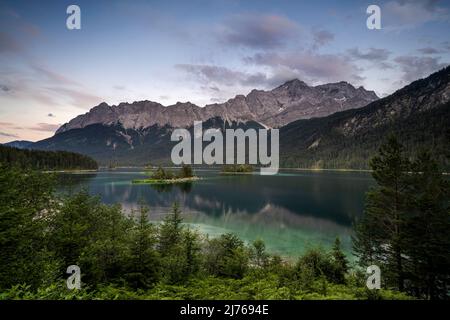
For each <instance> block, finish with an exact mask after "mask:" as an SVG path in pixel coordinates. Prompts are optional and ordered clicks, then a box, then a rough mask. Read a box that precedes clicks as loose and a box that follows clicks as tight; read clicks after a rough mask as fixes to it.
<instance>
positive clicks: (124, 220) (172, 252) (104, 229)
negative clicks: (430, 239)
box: [0, 166, 407, 299]
mask: <svg viewBox="0 0 450 320" xmlns="http://www.w3.org/2000/svg"><path fill="white" fill-rule="evenodd" d="M0 189H1V190H2V193H1V194H0V215H1V216H0V246H1V248H2V250H1V251H0V292H1V293H0V298H3V299H16V298H19V299H93V298H100V299H368V298H369V299H391V298H392V299H402V298H407V296H405V295H404V294H401V293H398V292H394V291H390V290H380V291H370V290H368V289H366V288H365V286H364V284H365V276H364V274H363V273H361V272H360V271H358V269H350V268H349V264H348V262H347V260H346V258H345V256H344V255H343V253H342V251H341V249H340V245H339V242H338V241H337V242H336V245H335V247H334V248H333V250H332V251H330V252H327V251H325V250H322V249H320V248H317V249H310V250H309V251H307V252H306V253H305V254H304V255H303V256H302V257H300V258H299V259H298V260H297V261H296V262H293V263H291V262H286V261H283V260H282V259H281V258H280V257H278V256H274V255H270V254H268V253H267V252H266V250H265V245H264V242H262V241H261V240H257V241H255V242H254V243H253V244H251V245H248V244H245V243H243V242H242V241H241V240H240V239H239V238H237V237H236V236H234V235H232V234H224V235H222V236H220V237H218V238H213V239H209V238H208V237H205V236H202V235H200V234H198V233H197V232H195V231H194V230H192V229H190V228H189V227H188V226H187V225H185V224H183V221H182V214H181V212H180V210H179V208H178V206H177V205H176V204H175V205H174V207H173V210H172V212H171V213H170V214H169V215H167V217H166V218H165V219H164V221H163V222H162V223H158V224H153V223H150V222H149V220H148V210H147V208H146V207H145V206H144V205H142V206H141V207H140V209H139V210H138V211H136V212H134V213H133V215H132V216H131V217H127V216H126V215H124V214H123V212H122V211H121V208H120V207H119V206H107V205H104V204H102V203H101V202H100V200H99V199H98V198H95V197H91V196H89V195H88V193H87V192H85V191H82V192H79V193H76V194H73V195H66V196H59V197H58V196H57V195H55V194H54V193H53V188H52V176H51V175H49V174H42V173H37V172H34V171H30V170H20V169H12V168H8V167H5V166H2V167H0ZM71 264H77V265H79V266H80V268H81V272H82V283H83V284H82V289H81V290H79V291H69V290H68V289H67V288H66V287H65V278H66V277H67V276H68V275H66V274H65V270H66V268H67V266H69V265H71Z"/></svg>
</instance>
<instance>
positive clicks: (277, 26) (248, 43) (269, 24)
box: [219, 14, 300, 49]
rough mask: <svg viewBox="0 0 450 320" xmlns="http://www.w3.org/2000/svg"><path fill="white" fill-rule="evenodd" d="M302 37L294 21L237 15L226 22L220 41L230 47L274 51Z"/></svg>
mask: <svg viewBox="0 0 450 320" xmlns="http://www.w3.org/2000/svg"><path fill="white" fill-rule="evenodd" d="M299 35H300V27H299V25H298V24H297V23H295V22H294V21H292V20H290V19H288V18H287V17H284V16H279V15H254V14H253V15H250V14H237V15H234V16H232V17H230V18H228V19H226V20H225V21H224V23H223V24H222V25H221V27H220V29H219V39H220V40H221V42H224V43H225V44H228V45H233V46H236V45H238V46H244V47H249V48H253V49H273V48H279V47H282V46H283V45H285V43H286V42H287V41H288V40H290V39H292V38H294V37H298V36H299Z"/></svg>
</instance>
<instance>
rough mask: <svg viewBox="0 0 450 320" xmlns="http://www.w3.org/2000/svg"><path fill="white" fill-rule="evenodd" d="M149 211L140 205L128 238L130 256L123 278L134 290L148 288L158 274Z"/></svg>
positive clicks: (156, 255) (154, 234) (157, 258)
mask: <svg viewBox="0 0 450 320" xmlns="http://www.w3.org/2000/svg"><path fill="white" fill-rule="evenodd" d="M148 212H149V209H148V207H146V206H145V205H144V204H143V203H141V204H140V209H139V212H138V213H139V216H138V219H137V221H136V222H135V225H134V227H133V229H132V230H131V236H130V256H129V257H128V268H127V269H126V270H127V274H126V275H125V277H126V278H127V280H128V281H129V282H130V283H131V285H132V286H133V287H134V288H148V287H150V286H152V285H153V284H154V283H156V282H157V281H158V279H159V274H160V261H159V254H158V252H157V251H156V250H155V248H154V247H155V243H156V232H155V228H154V226H153V225H152V224H151V223H150V222H149V220H148Z"/></svg>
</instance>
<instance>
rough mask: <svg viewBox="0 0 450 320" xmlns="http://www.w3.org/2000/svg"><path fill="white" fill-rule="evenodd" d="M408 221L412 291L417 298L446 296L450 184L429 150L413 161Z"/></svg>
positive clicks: (449, 269)
mask: <svg viewBox="0 0 450 320" xmlns="http://www.w3.org/2000/svg"><path fill="white" fill-rule="evenodd" d="M412 172H413V173H412V177H411V189H410V193H411V195H412V197H411V201H410V206H409V210H410V211H411V214H412V216H411V218H410V219H409V221H408V229H407V232H408V235H407V241H408V250H407V252H406V255H407V256H408V257H409V259H410V260H411V269H410V270H409V272H410V278H411V283H412V284H411V285H412V288H411V292H412V293H413V294H415V295H416V296H417V297H419V298H430V299H438V298H439V299H448V285H449V284H450V232H449V230H450V203H449V199H450V186H449V180H448V179H445V178H444V177H443V175H442V173H441V170H440V168H439V167H438V165H437V162H436V160H435V159H433V157H432V156H431V154H430V152H428V151H422V152H420V153H419V155H418V157H417V160H416V161H414V162H413V165H412Z"/></svg>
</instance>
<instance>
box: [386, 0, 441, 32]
mask: <svg viewBox="0 0 450 320" xmlns="http://www.w3.org/2000/svg"><path fill="white" fill-rule="evenodd" d="M381 14H382V25H383V28H386V29H388V30H389V29H390V30H401V29H411V28H415V27H418V26H420V25H423V24H425V23H428V22H432V21H448V20H449V12H448V9H447V8H444V7H441V6H439V1H436V0H397V1H389V2H387V3H386V4H385V5H384V6H383V7H382V9H381Z"/></svg>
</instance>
